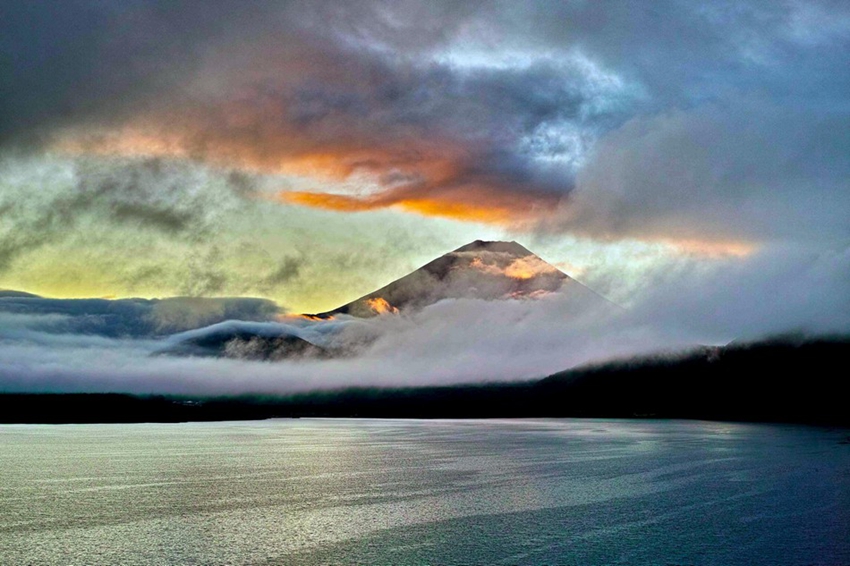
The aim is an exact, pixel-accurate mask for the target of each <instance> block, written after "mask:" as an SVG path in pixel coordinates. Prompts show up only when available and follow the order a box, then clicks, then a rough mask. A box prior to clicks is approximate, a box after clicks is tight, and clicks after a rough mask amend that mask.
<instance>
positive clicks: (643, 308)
mask: <svg viewBox="0 0 850 566" xmlns="http://www.w3.org/2000/svg"><path fill="white" fill-rule="evenodd" d="M848 276H850V249H847V248H845V249H843V250H835V251H834V252H832V253H821V252H818V251H816V250H813V249H811V248H801V247H790V248H789V247H782V248H775V249H770V250H762V251H760V252H758V253H756V254H754V255H752V256H748V257H746V258H734V257H730V258H727V259H726V260H724V262H723V264H722V265H717V266H716V267H715V268H712V269H706V267H705V266H704V265H702V266H700V265H697V266H695V265H693V264H682V265H680V266H678V268H677V269H666V270H663V271H660V270H659V271H658V272H657V273H655V274H654V275H653V276H652V277H651V278H650V279H648V280H646V281H645V282H644V283H645V284H644V286H643V289H642V291H641V292H640V293H639V294H636V295H635V296H634V297H633V301H632V304H631V305H630V308H629V309H611V308H606V309H604V310H603V311H598V310H594V309H590V310H588V308H587V304H586V303H585V302H584V301H582V300H581V297H570V296H557V295H547V296H546V297H544V298H541V299H537V300H511V301H504V300H502V301H485V300H476V299H451V300H445V301H441V302H439V303H437V304H434V305H432V306H429V307H426V308H424V309H422V310H420V311H418V312H416V313H414V314H407V315H405V314H402V315H392V314H386V315H382V316H378V317H374V318H371V319H354V318H352V317H347V316H344V315H343V316H340V317H338V318H336V319H334V320H330V321H312V320H308V319H303V318H298V317H289V318H284V319H280V320H275V321H269V320H267V321H262V320H261V321H259V322H246V321H230V322H222V323H219V324H216V325H213V326H210V327H203V328H199V329H196V330H191V331H188V332H186V333H183V334H176V335H171V336H164V337H160V338H157V339H150V338H148V337H142V338H135V339H133V338H129V337H125V338H116V337H114V336H115V334H114V333H113V334H112V335H111V336H112V337H107V336H102V335H95V334H93V333H86V334H84V333H81V332H80V331H79V328H72V327H71V326H69V325H67V323H65V322H63V319H62V316H63V315H61V313H58V312H57V309H56V308H52V309H47V310H41V311H38V312H36V311H35V310H34V309H29V311H28V312H19V313H13V314H11V315H10V314H6V315H3V317H0V341H2V343H3V348H0V389H3V390H6V391H47V390H49V391H127V392H136V393H151V392H153V393H186V394H192V395H215V394H239V393H251V392H264V393H286V392H292V391H304V390H309V389H319V388H334V387H344V386H351V385H385V386H388V385H392V386H399V385H424V384H449V383H461V382H482V381H505V380H516V379H530V378H535V377H541V376H544V375H547V374H549V373H552V372H555V371H559V370H562V369H566V368H568V367H572V366H575V365H579V364H585V363H591V362H594V361H604V360H609V359H611V358H612V357H627V356H631V355H635V354H646V353H657V352H659V351H666V352H672V351H678V350H681V349H683V348H688V347H694V346H696V345H700V344H721V343H725V342H728V341H729V340H732V339H740V340H747V339H756V338H759V337H763V336H767V335H772V334H777V333H782V332H789V331H795V332H804V333H810V334H823V333H846V332H850V314H848V313H850V308H848V307H850V303H848V299H847V297H850V294H848V293H846V292H844V291H846V284H847V283H846V282H847V281H848V280H850V277H848ZM778 282H781V283H778ZM577 299H578V300H577ZM63 304H64V303H63ZM101 304H102V303H95V305H101ZM157 304H158V305H166V304H168V303H166V302H165V301H163V302H160V303H157ZM174 304H175V305H178V304H179V303H174ZM71 306H74V305H71ZM68 308H71V307H66V310H67V309H68ZM74 308H76V307H75V306H74ZM86 308H87V309H88V311H89V312H92V311H93V309H92V307H91V306H87V307H86ZM180 308H183V307H182V306H181V307H180ZM178 310H179V309H178ZM219 314H221V312H220V311H219ZM230 314H238V313H230ZM222 316H226V315H222ZM186 318H187V317H185V316H184V315H182V314H181V315H180V316H179V317H178V319H179V320H181V321H184V320H185V319H186ZM188 318H189V319H191V320H193V322H192V324H200V323H202V320H200V319H192V318H191V317H188ZM164 320H169V319H168V318H167V317H165V318H164ZM181 323H182V322H181ZM62 324H65V326H64V327H63V326H57V325H62ZM220 331H238V332H253V333H256V334H258V335H261V336H285V335H295V336H298V337H300V338H303V339H305V340H308V341H310V342H312V343H315V344H318V345H320V346H322V347H331V348H346V349H348V350H349V351H354V352H356V355H354V356H348V357H344V358H338V359H330V360H320V359H312V360H311V359H298V360H293V361H282V362H274V363H261V362H252V361H245V360H229V359H216V358H175V357H163V356H157V355H156V354H157V353H158V352H161V351H162V350H163V349H167V348H168V347H170V346H173V345H174V344H177V343H180V342H181V341H184V340H186V339H190V338H197V337H202V336H205V335H209V334H210V333H216V332H220ZM101 334H105V333H101ZM137 335H138V334H137ZM125 336H127V335H126V334H125ZM144 336H150V334H144Z"/></svg>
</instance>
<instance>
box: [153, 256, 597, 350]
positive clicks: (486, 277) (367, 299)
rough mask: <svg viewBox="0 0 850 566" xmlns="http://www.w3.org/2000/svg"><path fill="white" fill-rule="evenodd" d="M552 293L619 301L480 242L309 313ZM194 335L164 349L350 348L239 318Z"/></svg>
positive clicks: (363, 313)
mask: <svg viewBox="0 0 850 566" xmlns="http://www.w3.org/2000/svg"><path fill="white" fill-rule="evenodd" d="M552 293H567V294H569V296H570V297H571V298H574V299H576V300H578V301H579V302H580V303H581V304H582V305H586V306H588V307H598V306H600V305H601V306H604V307H611V306H613V303H610V302H608V301H607V300H606V299H604V298H603V297H601V296H600V295H597V294H596V293H595V292H593V291H591V290H590V289H588V288H587V287H585V286H584V285H582V284H581V283H579V282H577V281H576V280H574V279H572V278H571V277H570V276H568V275H567V274H565V273H563V272H562V271H560V270H558V269H557V268H555V267H554V266H552V265H551V264H549V263H546V262H545V261H544V260H542V259H540V257H538V256H536V255H535V254H533V253H531V252H530V251H528V250H527V249H526V248H524V247H523V246H521V245H519V244H518V243H516V242H484V241H481V240H476V241H474V242H472V243H470V244H467V245H465V246H462V247H460V248H458V249H456V250H454V251H452V252H449V253H447V254H445V255H443V256H440V257H438V258H437V259H435V260H433V261H431V262H430V263H427V264H425V265H423V266H422V267H420V268H419V269H417V270H416V271H414V272H412V273H409V274H408V275H405V276H404V277H402V278H401V279H397V280H396V281H393V282H392V283H390V284H389V285H386V286H384V287H381V288H380V289H378V290H377V291H374V292H372V293H369V294H368V295H365V296H363V297H360V298H359V299H357V300H354V301H352V302H350V303H348V304H345V305H343V306H341V307H339V308H336V309H334V310H331V311H327V312H323V313H319V314H308V315H304V316H305V317H306V318H309V319H314V320H315V321H316V323H319V324H321V321H322V320H326V319H330V318H333V317H334V316H335V315H339V314H346V315H349V316H354V317H358V318H370V317H374V316H378V315H381V314H388V313H389V314H392V313H399V312H405V311H407V312H410V311H415V310H418V309H421V308H424V307H426V306H428V305H432V304H434V303H436V302H438V301H441V300H444V299H460V298H469V299H485V300H505V299H527V300H531V299H535V298H539V297H542V296H546V295H549V294H552ZM189 334H190V336H186V337H179V341H178V342H177V343H176V344H173V345H171V346H169V347H168V348H166V349H165V350H162V351H160V352H158V354H167V355H186V356H211V357H225V358H238V359H252V360H267V361H275V360H282V359H290V358H328V357H339V356H345V355H349V354H350V352H348V350H346V349H335V348H329V347H322V346H319V345H316V344H313V343H311V342H310V341H308V340H306V339H304V338H303V337H301V336H298V335H295V334H293V333H292V331H291V330H287V329H284V328H267V329H265V331H264V332H262V333H259V332H258V331H256V330H250V329H247V328H244V327H242V326H238V325H236V323H235V321H231V322H230V323H227V324H220V325H213V326H210V327H209V328H208V329H207V330H206V331H204V332H201V333H200V334H199V333H189Z"/></svg>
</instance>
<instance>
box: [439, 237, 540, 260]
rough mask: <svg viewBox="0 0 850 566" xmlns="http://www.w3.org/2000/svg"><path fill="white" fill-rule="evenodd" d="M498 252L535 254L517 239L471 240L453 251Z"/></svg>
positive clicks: (517, 254) (523, 254)
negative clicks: (508, 240)
mask: <svg viewBox="0 0 850 566" xmlns="http://www.w3.org/2000/svg"><path fill="white" fill-rule="evenodd" d="M480 251H487V252H497V253H506V254H510V255H515V256H518V257H522V256H528V255H534V254H532V253H531V252H530V251H528V250H527V249H526V248H524V247H523V246H521V245H520V244H518V243H516V242H515V241H510V242H501V241H492V242H489V241H485V240H475V241H474V242H470V243H468V244H466V245H465V246H461V247H459V248H458V249H456V250H455V251H454V252H453V253H464V252H480Z"/></svg>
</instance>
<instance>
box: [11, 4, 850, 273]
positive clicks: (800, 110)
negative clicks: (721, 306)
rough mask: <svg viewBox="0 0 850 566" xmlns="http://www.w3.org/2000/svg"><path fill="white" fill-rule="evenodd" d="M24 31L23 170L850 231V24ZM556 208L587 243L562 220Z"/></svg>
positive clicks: (17, 108) (477, 217) (656, 22)
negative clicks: (129, 174)
mask: <svg viewBox="0 0 850 566" xmlns="http://www.w3.org/2000/svg"><path fill="white" fill-rule="evenodd" d="M8 12H9V13H8V14H7V15H6V16H7V17H5V18H4V23H3V26H4V28H3V30H2V31H3V33H2V34H0V37H2V38H3V39H2V40H1V41H2V42H3V48H4V52H8V53H10V54H11V55H10V57H9V61H10V62H11V64H10V65H7V66H6V67H5V70H4V71H2V72H4V73H5V74H6V76H5V77H4V78H6V79H8V80H4V81H2V82H0V84H8V85H15V88H14V89H12V88H10V87H6V90H8V92H4V93H3V94H4V101H5V102H6V103H7V104H5V105H4V108H6V111H5V112H3V113H0V144H2V145H3V146H4V147H6V148H7V149H8V148H17V147H19V146H21V145H26V143H27V142H26V139H29V138H31V137H32V136H33V135H35V136H36V137H39V138H40V139H42V140H43V141H44V143H46V144H47V145H48V146H49V147H54V148H62V149H63V150H65V151H71V152H76V153H85V154H92V153H94V154H101V155H102V154H119V155H134V156H139V155H142V156H167V157H169V158H172V159H180V160H203V161H206V162H208V163H211V164H213V165H215V166H217V167H224V168H226V169H242V170H245V171H252V172H264V173H285V174H287V175H295V176H306V177H309V178H312V179H313V180H314V181H315V183H314V185H316V186H314V187H313V188H311V189H310V190H289V189H287V190H284V191H282V192H280V193H279V194H278V198H279V199H280V200H282V201H284V202H288V203H291V204H298V205H301V206H311V207H320V208H324V209H330V210H336V211H346V212H357V211H365V210H375V209H378V208H386V207H393V208H395V209H400V210H404V211H408V212H414V213H417V214H424V215H435V216H443V217H448V218H453V219H461V220H469V221H474V222H487V223H493V224H497V225H499V226H509V227H513V228H517V227H520V228H528V225H529V223H530V222H531V221H533V220H542V221H545V223H546V225H547V227H548V229H549V230H560V231H567V232H570V231H577V232H579V233H586V234H592V235H593V236H594V237H603V236H608V237H620V235H623V234H626V235H636V236H638V237H644V238H650V237H657V233H658V232H663V231H665V230H667V229H668V228H669V229H670V231H671V234H664V235H663V237H666V238H668V239H670V238H678V237H680V234H679V233H680V232H681V233H688V235H687V237H690V238H697V239H700V238H702V239H703V240H705V239H710V238H712V237H715V236H717V237H729V238H733V239H734V238H738V237H746V238H750V239H759V238H771V237H773V235H774V234H775V233H776V232H784V233H792V234H791V235H792V236H794V237H797V236H799V234H797V233H796V232H795V230H794V229H793V228H790V227H789V226H792V225H793V224H794V222H790V221H786V222H785V223H784V225H785V229H784V230H778V228H779V226H780V224H782V222H783V221H782V220H779V221H777V222H773V221H771V220H769V219H768V218H767V217H769V216H775V217H780V218H781V217H783V215H784V214H785V213H792V214H794V213H797V212H799V210H800V207H799V206H789V205H788V204H787V203H788V202H789V200H788V199H787V197H788V196H789V195H792V194H793V195H794V196H792V198H791V202H792V204H794V205H797V204H798V203H797V202H794V201H795V200H797V199H798V198H799V200H801V201H803V200H805V199H803V198H802V197H798V196H797V195H803V194H808V193H810V192H812V186H811V185H812V183H817V184H818V185H819V186H818V187H816V188H815V189H814V192H815V193H817V196H818V197H820V196H824V198H823V199H820V200H818V199H812V200H813V201H817V202H816V205H817V206H816V208H817V210H815V211H813V212H811V213H808V216H806V218H805V220H806V221H807V222H806V223H807V224H815V225H816V224H819V223H821V220H822V218H821V217H820V216H817V213H820V212H822V213H823V214H825V215H826V216H829V214H830V213H831V214H832V215H833V216H838V215H839V214H840V212H842V211H843V210H845V209H846V202H847V199H846V198H845V196H844V195H845V194H846V193H847V191H844V190H841V189H840V187H842V186H843V183H844V182H846V181H845V179H846V169H847V157H846V151H844V148H846V145H847V140H846V139H845V137H846V136H844V134H843V132H844V131H846V130H847V128H846V127H845V128H842V127H841V124H843V123H844V122H846V121H847V107H846V95H845V93H846V92H847V91H848V90H850V73H847V71H846V65H845V61H844V58H843V57H842V54H843V53H845V52H846V51H847V48H848V47H850V31H848V30H850V11H848V9H847V6H846V5H844V4H842V3H840V2H830V1H828V0H823V1H820V2H806V3H799V2H788V3H774V4H766V3H763V2H719V3H712V4H711V5H710V6H708V5H705V4H704V3H703V2H697V1H686V2H676V1H669V2H668V1H663V2H658V3H654V4H653V6H652V7H651V8H650V7H646V8H642V9H634V8H633V7H626V6H624V5H622V4H621V3H618V2H608V1H604V2H593V3H582V2H560V1H541V2H525V3H516V2H501V1H486V2H472V3H464V5H463V6H458V5H456V3H453V2H431V3H428V5H427V6H426V5H423V4H421V3H408V2H401V3H397V2H384V1H380V0H365V1H357V2H352V3H349V4H347V5H346V6H341V5H339V4H338V3H336V2H325V1H317V2H310V3H305V2H298V1H293V2H254V3H252V4H251V5H250V6H245V5H243V4H238V5H237V4H236V3H234V2H232V1H230V0H222V1H219V2H215V3H213V4H209V3H207V4H206V5H203V6H202V5H200V4H195V3H191V2H189V3H178V4H174V3H170V2H169V3H166V2H145V3H137V2H130V3H123V4H122V5H121V6H111V5H105V4H102V3H95V2H87V1H85V0H77V1H75V2H68V3H63V4H62V5H58V4H57V5H53V4H50V5H47V4H44V5H41V4H34V5H29V4H28V5H26V6H24V5H21V6H16V7H15V8H14V9H11V10H9V11H8ZM55 22H63V25H59V26H57V24H56V23H55ZM222 22H227V25H222ZM127 29H132V30H133V33H124V31H123V30H127ZM831 124H835V125H834V126H831ZM786 140H787V142H788V148H785V146H786ZM747 159H749V160H751V161H753V162H755V163H756V167H753V168H747V167H745V164H746V160H747ZM656 163H657V164H658V167H657V169H656V168H655V164H656ZM810 164H811V166H810ZM795 165H799V167H795ZM779 172H783V173H784V175H783V177H782V178H779ZM810 174H811V175H810ZM813 177H816V179H813ZM579 185H580V186H579ZM650 185H657V186H650ZM777 185H779V190H777ZM828 185H834V186H837V187H838V188H835V189H834V190H831V191H830V190H827V189H826V188H825V187H827V186H828ZM577 186H579V189H580V190H579V191H577V190H576V187H577ZM653 191H654V192H653ZM596 193H598V194H596ZM724 195H727V196H730V201H731V202H735V203H736V204H740V203H743V204H744V210H747V208H748V207H751V208H752V210H750V211H749V212H750V213H751V214H752V215H753V216H754V217H755V221H754V222H751V223H750V222H744V221H739V220H738V219H734V218H733V219H731V220H730V221H727V219H726V217H725V216H724V215H723V214H722V213H721V212H720V211H719V210H715V208H716V207H714V205H713V204H712V202H711V197H712V196H713V197H714V198H716V199H720V198H722V197H723V196H724ZM559 202H560V203H561V204H562V206H563V208H565V209H566V210H567V211H568V213H567V216H569V217H570V219H572V218H573V217H577V218H578V219H577V220H575V221H571V222H562V221H561V220H562V217H558V216H556V217H555V218H552V216H553V214H552V211H553V209H555V208H556V206H557V204H558V203H559ZM588 202H589V203H590V204H588ZM644 202H646V203H647V209H646V211H644V212H640V211H638V213H637V215H635V216H634V217H633V216H631V215H629V214H627V213H626V212H624V211H627V210H634V209H640V207H641V205H643V204H644ZM706 202H707V203H708V206H707V207H705V209H707V211H708V214H705V215H702V216H701V212H702V211H703V210H704V208H703V206H702V205H703V204H704V203H706ZM800 204H801V206H802V205H803V204H805V203H800ZM136 205H138V203H123V204H121V205H120V206H116V208H115V211H114V212H115V214H116V215H117V216H120V217H122V218H125V219H127V220H129V221H132V222H140V223H146V224H149V225H152V226H153V225H158V226H159V227H160V228H161V229H163V230H173V231H179V230H180V229H181V228H182V227H183V226H185V225H186V223H188V222H190V221H191V219H190V218H187V217H185V216H184V215H182V214H179V213H178V212H180V211H175V210H173V209H168V210H162V209H160V208H157V207H151V206H150V203H147V204H145V206H144V207H142V208H139V207H138V206H136ZM573 208H576V209H577V210H576V211H574V212H572V211H571V209H573ZM821 208H822V209H824V210H821ZM830 211H834V212H830ZM654 214H657V216H656V215H654ZM641 215H643V216H641ZM809 220H811V222H809ZM43 221H44V222H47V223H50V222H51V221H52V220H51V219H50V218H45V219H44V220H43ZM606 223H611V224H606ZM709 223H711V226H707V225H708V224H709ZM823 224H824V225H829V224H834V218H827V222H824V223H823ZM709 228H710V229H709ZM697 233H698V234H697ZM808 235H809V234H804V236H808ZM682 237H684V236H682ZM32 245H35V246H37V245H40V244H38V242H35V241H32V240H29V241H15V242H12V243H9V244H7V245H6V247H5V250H0V258H4V257H5V258H11V257H13V256H15V255H17V254H20V253H24V251H26V250H28V249H31V248H30V246H32ZM5 261H6V262H7V263H8V261H11V260H10V259H6V260H5Z"/></svg>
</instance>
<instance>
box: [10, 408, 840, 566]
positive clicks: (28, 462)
mask: <svg viewBox="0 0 850 566" xmlns="http://www.w3.org/2000/svg"><path fill="white" fill-rule="evenodd" d="M0 479H2V482H0V563H2V564H4V565H17V564H33V565H35V564H62V565H65V564H80V565H83V564H85V565H94V564H127V565H129V564H140V565H153V564H163V565H166V564H169V565H170V564H233V565H236V564H260V565H274V564H286V565H299V564H618V563H622V564H722V565H735V564H741V565H757V564H770V565H775V564H786V565H793V564H800V565H803V564H806V565H812V564H824V565H827V564H850V444H848V431H846V430H843V431H842V430H828V429H820V428H814V427H798V426H781V425H748V424H746V425H745V424H729V423H706V422H684V421H607V420H529V421H379V420H372V421H370V420H308V419H302V420H274V421H257V422H227V423H191V424H139V425H65V426H50V425H48V426H2V427H0Z"/></svg>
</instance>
